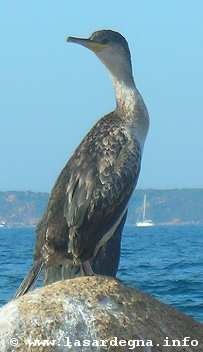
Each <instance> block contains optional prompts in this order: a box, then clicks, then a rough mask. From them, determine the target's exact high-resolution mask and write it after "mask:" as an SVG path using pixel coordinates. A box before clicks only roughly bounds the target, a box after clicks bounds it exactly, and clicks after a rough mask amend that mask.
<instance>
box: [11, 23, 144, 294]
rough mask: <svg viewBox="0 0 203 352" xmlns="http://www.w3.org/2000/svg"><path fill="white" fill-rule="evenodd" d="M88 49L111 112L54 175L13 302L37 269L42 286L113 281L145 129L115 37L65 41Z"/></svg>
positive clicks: (121, 43) (123, 46)
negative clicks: (98, 66)
mask: <svg viewBox="0 0 203 352" xmlns="http://www.w3.org/2000/svg"><path fill="white" fill-rule="evenodd" d="M67 41H68V42H70V43H77V44H81V45H82V46H84V47H86V48H88V49H90V50H91V51H93V52H94V53H95V54H96V55H97V56H98V58H99V59H100V60H101V61H102V62H103V64H104V65H105V66H106V67H107V69H108V70H109V72H110V75H111V78H112V81H113V85H114V88H115V96H116V108H115V110H114V111H113V112H111V113H109V114H107V115H106V116H104V117H102V118H101V119H100V120H99V121H98V122H97V123H96V124H95V126H94V127H93V128H92V129H91V130H90V132H89V133H88V134H87V136H86V137H85V138H84V139H83V140H82V142H81V143H80V145H79V146H78V148H77V149H76V150H75V152H74V154H73V155H72V157H71V158H70V160H69V161H68V163H67V164H66V166H65V167H64V169H63V170H62V172H61V174H60V175H59V177H58V179H57V181H56V184H55V186H54V188H53V190H52V192H51V195H50V199H49V202H48V207H47V210H46V212H45V214H44V216H43V218H42V220H41V222H40V223H39V225H38V227H37V241H36V248H35V255H34V264H33V267H32V269H31V270H30V272H29V273H28V275H27V277H26V278H25V279H24V281H23V282H22V284H21V286H20V287H19V289H18V291H17V293H16V297H18V296H20V295H22V294H24V293H26V292H27V291H28V290H29V288H30V287H31V286H32V284H33V283H34V281H35V280H36V278H37V276H38V274H39V273H40V271H41V270H42V268H44V269H45V284H46V283H51V282H54V281H57V280H61V279H63V278H69V277H74V276H76V275H78V272H79V271H80V270H79V269H81V271H80V273H81V272H82V273H83V274H87V275H89V274H92V270H91V269H92V268H93V270H94V272H95V273H98V274H105V275H112V276H115V275H116V272H117V269H118V263H119V258H120V242H121V233H122V229H123V226H124V223H125V220H126V214H127V208H128V202H129V199H130V196H131V195H132V193H133V191H134V189H135V186H136V183H137V180H138V176H139V172H140V166H141V157H142V152H143V147H144V142H145V138H146V135H147V132H148V127H149V117H148V112H147V109H146V106H145V104H144V101H143V99H142V97H141V95H140V93H139V91H138V90H137V88H136V86H135V83H134V79H133V73H132V64H131V56H130V50H129V47H128V43H127V41H126V39H125V38H124V37H123V36H122V35H121V34H120V33H118V32H114V31H112V30H101V31H97V32H94V33H93V34H92V35H91V36H90V38H89V39H82V38H75V37H69V38H68V39H67Z"/></svg>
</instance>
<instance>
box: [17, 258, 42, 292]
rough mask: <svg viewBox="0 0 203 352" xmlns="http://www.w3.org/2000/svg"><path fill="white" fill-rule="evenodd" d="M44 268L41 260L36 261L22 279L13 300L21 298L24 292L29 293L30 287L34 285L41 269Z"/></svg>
mask: <svg viewBox="0 0 203 352" xmlns="http://www.w3.org/2000/svg"><path fill="white" fill-rule="evenodd" d="M43 266H44V263H43V261H42V260H37V261H35V262H34V264H33V266H32V268H31V269H30V271H29V273H28V274H27V276H26V277H25V278H24V280H23V281H22V283H21V285H20V287H19V288H18V290H17V292H16V294H15V296H14V298H18V297H20V296H23V295H24V294H25V293H26V292H28V291H29V289H30V288H31V286H32V285H33V284H34V282H35V281H36V280H37V278H38V276H39V274H40V272H41V270H42V268H43Z"/></svg>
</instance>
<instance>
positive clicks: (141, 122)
mask: <svg viewBox="0 0 203 352" xmlns="http://www.w3.org/2000/svg"><path fill="white" fill-rule="evenodd" d="M113 85H114V89H115V95H116V105H117V107H116V112H117V113H118V114H119V116H120V118H122V120H123V121H124V122H125V123H126V124H127V126H128V127H129V130H130V132H132V134H134V136H135V137H136V138H137V139H138V140H139V141H140V144H141V145H142V146H143V145H144V142H145V138H146V135H147V132H148V128H149V116H148V112H147V109H146V106H145V103H144V101H143V99H142V96H141V94H140V93H139V91H138V89H137V88H136V86H135V83H134V80H133V77H132V76H129V77H127V79H125V80H120V79H116V78H115V77H113Z"/></svg>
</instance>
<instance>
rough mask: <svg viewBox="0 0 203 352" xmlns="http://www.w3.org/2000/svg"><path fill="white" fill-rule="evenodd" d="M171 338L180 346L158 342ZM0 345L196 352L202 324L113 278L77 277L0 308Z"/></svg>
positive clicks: (32, 351) (26, 351) (26, 349)
mask: <svg viewBox="0 0 203 352" xmlns="http://www.w3.org/2000/svg"><path fill="white" fill-rule="evenodd" d="M184 338H186V339H185V343H184V342H183V339H184ZM172 340H178V341H175V342H173V341H172ZM179 341H180V342H179ZM172 343H176V344H181V347H174V346H168V347H167V346H163V344H165V345H167V344H168V345H172ZM197 343H198V346H196V347H195V346H192V345H196V344H197ZM71 344H72V345H71ZM105 344H106V345H107V346H108V347H105V346H104V345H105ZM138 344H140V347H138V346H137V345H138ZM152 344H153V345H154V346H152ZM184 344H185V345H188V346H185V347H184V346H183V345H184ZM0 345H1V349H0V351H1V352H11V351H14V352H18V351H20V352H36V351H37V352H65V351H66V352H67V351H88V352H89V351H107V350H108V351H116V352H119V351H130V350H136V351H146V352H156V351H157V352H158V351H159V352H160V351H163V352H168V351H170V352H174V351H182V352H185V351H188V352H194V351H198V352H201V351H203V325H202V324H200V323H197V322H195V321H194V320H193V319H191V318H189V317H187V316H185V315H184V314H182V313H179V312H177V311H176V310H175V309H172V308H170V307H168V306H167V305H165V304H162V303H160V302H158V301H157V300H155V299H154V298H151V297H150V296H149V295H146V294H143V293H141V292H139V291H137V290H135V289H132V288H128V287H126V286H124V285H123V284H121V283H120V282H119V281H117V280H115V279H113V278H107V277H102V276H97V277H95V276H94V277H81V278H75V279H72V280H67V281H59V282H57V283H54V284H52V285H48V286H45V287H43V288H40V289H36V290H35V291H33V292H32V293H28V294H26V295H25V296H23V297H20V298H19V299H17V300H14V301H11V302H10V303H8V304H7V305H5V306H4V307H3V308H1V310H0ZM82 345H83V346H82ZM84 345H86V346H84ZM98 345H100V347H99V346H98ZM142 345H144V346H142Z"/></svg>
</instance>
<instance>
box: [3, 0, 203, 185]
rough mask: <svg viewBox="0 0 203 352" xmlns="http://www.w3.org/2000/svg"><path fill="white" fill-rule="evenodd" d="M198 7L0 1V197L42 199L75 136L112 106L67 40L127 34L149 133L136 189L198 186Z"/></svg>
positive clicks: (202, 126)
mask: <svg viewBox="0 0 203 352" xmlns="http://www.w3.org/2000/svg"><path fill="white" fill-rule="evenodd" d="M202 13H203V3H202V1H200V0H199V1H198V0H196V1H195V2H192V1H187V0H185V1H183V0H179V1H177V0H171V1H161V0H154V1H147V0H142V1H139V2H138V1H128V0H127V1H122V2H120V3H119V1H106V0H102V1H100V2H97V1H96V2H95V1H94V2H93V1H74V2H73V1H69V2H68V1H67V0H66V1H65V0H61V1H60V2H56V1H50V0H49V1H47V0H43V1H39V0H35V1H33V2H28V1H25V0H18V1H13V0H12V1H11V0H7V1H3V2H2V4H1V12H0V38H1V40H0V43H1V44H0V45H1V65H0V97H1V98H0V119H1V136H0V161H1V173H0V190H34V191H49V190H50V189H51V187H52V186H53V183H54V181H55V179H56V177H57V175H58V174H59V172H60V170H61V169H62V167H63V166H64V164H65V162H66V161H67V160H68V158H69V156H70V155H71V153H72V152H73V150H74V148H75V147H76V146H77V145H78V143H79V142H80V140H81V138H82V137H83V136H84V135H85V134H86V133H87V131H88V130H89V129H90V127H91V126H92V125H93V124H94V123H95V122H96V120H97V119H98V118H100V117H101V116H103V115H104V114H105V113H107V112H109V111H111V110H112V109H113V108H114V104H115V103H114V93H113V89H112V85H111V81H110V80H109V77H108V74H107V72H106V70H105V68H104V67H103V65H102V64H101V63H100V62H99V61H98V59H97V58H96V57H95V56H94V55H93V54H92V53H91V52H90V51H88V50H85V48H82V47H79V46H74V45H70V44H67V43H66V42H65V37H66V36H67V35H75V36H89V35H90V34H91V33H92V32H93V31H95V30H98V29H103V28H111V29H114V30H118V31H120V32H121V33H122V34H123V35H125V36H126V38H127V40H128V42H129V45H130V49H131V53H132V61H133V67H134V76H135V81H136V85H137V87H138V88H139V90H140V91H141V93H142V95H143V97H144V100H145V102H146V104H147V107H148V110H149V113H150V118H151V127H150V133H149V136H148V140H147V143H146V146H145V151H144V158H143V165H142V171H141V175H140V180H139V187H148V188H149V187H153V188H174V187H180V188H182V187H203V163H202V159H203V158H202V154H203V138H202V131H203V89H202V82H203V39H202V38H203V24H202Z"/></svg>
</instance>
